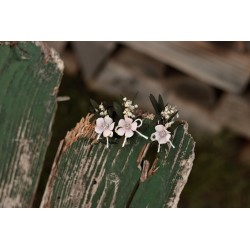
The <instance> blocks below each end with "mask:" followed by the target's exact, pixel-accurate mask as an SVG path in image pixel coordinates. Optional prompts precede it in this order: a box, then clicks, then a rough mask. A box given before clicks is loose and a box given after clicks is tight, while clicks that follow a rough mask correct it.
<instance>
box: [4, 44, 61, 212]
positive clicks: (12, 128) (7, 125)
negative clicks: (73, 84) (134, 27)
mask: <svg viewBox="0 0 250 250" xmlns="http://www.w3.org/2000/svg"><path fill="white" fill-rule="evenodd" d="M62 71H63V63H62V61H61V60H60V59H59V57H58V55H57V54H56V53H55V52H54V51H53V50H50V49H49V48H47V47H46V46H45V45H44V44H43V43H38V42H37V43H31V42H19V43H1V44H0V207H30V206H31V204H32V201H33V198H34V194H35V191H36V188H37V184H38V180H39V176H40V173H41V170H42V166H43V161H44V157H45V153H46V149H47V146H48V143H49V141H50V137H51V126H52V122H53V118H54V115H55V111H56V94H57V90H58V87H59V84H60V80H61V77H62Z"/></svg>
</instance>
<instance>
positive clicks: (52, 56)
mask: <svg viewBox="0 0 250 250" xmlns="http://www.w3.org/2000/svg"><path fill="white" fill-rule="evenodd" d="M18 43H19V42H0V45H6V46H13V47H14V46H18ZM22 43H33V44H35V45H36V46H37V47H40V48H41V51H42V53H43V54H44V56H45V63H47V62H49V61H50V62H52V63H55V64H56V66H57V69H58V70H59V71H60V72H61V73H63V70H64V62H63V60H62V59H61V58H60V56H59V54H58V53H57V52H56V50H54V49H53V48H51V47H49V46H48V45H47V44H46V43H44V42H40V41H34V42H22Z"/></svg>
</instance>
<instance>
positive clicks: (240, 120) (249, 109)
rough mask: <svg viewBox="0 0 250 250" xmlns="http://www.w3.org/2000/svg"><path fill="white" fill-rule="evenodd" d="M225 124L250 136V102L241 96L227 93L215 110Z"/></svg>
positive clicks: (219, 120) (217, 116)
mask: <svg viewBox="0 0 250 250" xmlns="http://www.w3.org/2000/svg"><path fill="white" fill-rule="evenodd" d="M213 115H214V117H215V119H217V120H218V122H220V123H221V124H223V126H225V127H227V128H230V129H232V130H233V131H235V132H236V133H239V134H241V135H242V136H246V137H248V138H250V130H249V128H250V102H249V100H246V99H244V98H243V97H241V96H237V95H232V94H225V95H224V96H223V97H222V99H221V101H220V103H219V105H218V107H217V108H216V109H215V111H214V114H213Z"/></svg>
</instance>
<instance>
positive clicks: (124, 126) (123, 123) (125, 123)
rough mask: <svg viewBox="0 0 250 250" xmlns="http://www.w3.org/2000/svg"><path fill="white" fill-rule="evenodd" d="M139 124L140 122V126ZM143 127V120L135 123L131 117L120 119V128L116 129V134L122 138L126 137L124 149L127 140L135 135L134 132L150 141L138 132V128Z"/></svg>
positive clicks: (137, 120)
mask: <svg viewBox="0 0 250 250" xmlns="http://www.w3.org/2000/svg"><path fill="white" fill-rule="evenodd" d="M137 122H139V125H138V123H137ZM141 125H142V120H141V119H136V120H135V121H133V119H131V118H129V117H124V119H120V121H119V123H118V126H117V127H116V128H115V132H116V133H117V134H118V135H120V136H123V135H125V139H124V141H123V144H122V147H124V146H125V143H126V140H127V138H130V137H132V136H133V135H134V132H136V133H138V134H139V135H140V136H142V137H144V138H145V139H148V137H147V136H145V135H143V134H142V133H140V132H139V131H137V128H139V127H141Z"/></svg>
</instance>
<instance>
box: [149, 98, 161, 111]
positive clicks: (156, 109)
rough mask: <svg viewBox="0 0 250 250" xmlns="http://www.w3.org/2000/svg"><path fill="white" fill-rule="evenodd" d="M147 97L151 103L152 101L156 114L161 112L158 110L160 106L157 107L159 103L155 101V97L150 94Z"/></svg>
mask: <svg viewBox="0 0 250 250" xmlns="http://www.w3.org/2000/svg"><path fill="white" fill-rule="evenodd" d="M149 99H150V101H151V103H152V105H153V108H154V110H155V112H156V114H158V115H159V114H160V113H161V110H160V108H159V105H158V103H157V101H156V99H155V97H154V96H153V95H152V94H150V96H149Z"/></svg>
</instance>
